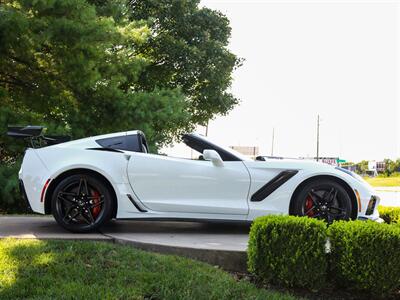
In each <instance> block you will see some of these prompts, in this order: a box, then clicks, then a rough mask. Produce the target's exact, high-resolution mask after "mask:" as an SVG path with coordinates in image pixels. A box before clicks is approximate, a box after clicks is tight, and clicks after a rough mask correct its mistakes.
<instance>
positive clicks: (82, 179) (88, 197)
mask: <svg viewBox="0 0 400 300" xmlns="http://www.w3.org/2000/svg"><path fill="white" fill-rule="evenodd" d="M51 207H52V213H53V216H54V218H55V219H56V221H57V222H58V224H60V225H61V226H62V227H64V228H65V229H67V230H69V231H72V232H90V231H94V230H96V229H98V228H99V227H100V226H101V225H103V224H104V223H105V222H107V221H108V220H109V219H110V218H111V214H112V211H113V199H112V196H111V193H110V191H109V189H108V188H107V185H106V184H105V183H104V181H103V180H101V179H100V178H97V177H94V176H91V175H88V174H76V175H72V176H69V177H67V178H65V179H63V180H62V181H60V182H59V183H58V185H57V186H56V188H55V189H54V193H53V195H52V203H51Z"/></svg>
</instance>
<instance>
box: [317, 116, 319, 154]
mask: <svg viewBox="0 0 400 300" xmlns="http://www.w3.org/2000/svg"><path fill="white" fill-rule="evenodd" d="M317 161H319V115H318V118H317Z"/></svg>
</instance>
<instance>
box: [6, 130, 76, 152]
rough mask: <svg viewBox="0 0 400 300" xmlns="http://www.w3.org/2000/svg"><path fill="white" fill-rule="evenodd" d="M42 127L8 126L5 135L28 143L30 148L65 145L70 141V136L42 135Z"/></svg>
mask: <svg viewBox="0 0 400 300" xmlns="http://www.w3.org/2000/svg"><path fill="white" fill-rule="evenodd" d="M43 129H44V127H43V126H32V125H28V126H8V131H7V135H8V136H9V137H13V138H17V139H26V140H29V141H30V144H31V146H32V148H38V147H43V146H50V145H55V144H60V143H65V142H68V141H70V140H71V137H70V136H58V135H49V136H44V135H43Z"/></svg>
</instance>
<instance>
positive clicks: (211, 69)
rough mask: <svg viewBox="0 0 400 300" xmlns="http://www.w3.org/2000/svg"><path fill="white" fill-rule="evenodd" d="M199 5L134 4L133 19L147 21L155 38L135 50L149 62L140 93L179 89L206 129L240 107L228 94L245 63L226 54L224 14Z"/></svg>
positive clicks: (184, 1)
mask: <svg viewBox="0 0 400 300" xmlns="http://www.w3.org/2000/svg"><path fill="white" fill-rule="evenodd" d="M199 2H200V1H199V0H169V1H158V0H146V1H145V0H136V1H131V18H132V19H133V20H136V21H140V20H144V21H145V22H146V24H147V25H148V27H149V28H150V33H151V34H150V36H149V38H148V39H147V40H146V41H145V42H144V43H142V44H140V45H139V47H138V48H137V49H136V52H137V53H138V54H140V56H142V57H145V58H146V60H148V61H149V62H150V63H149V64H147V65H146V66H145V67H144V69H143V72H141V74H140V78H139V85H140V87H141V88H142V89H143V90H144V91H149V90H152V89H154V88H155V87H163V88H177V87H180V88H181V90H182V92H183V93H184V94H185V95H186V96H187V97H188V99H187V101H188V103H189V111H190V113H191V122H193V123H194V124H205V123H206V122H207V121H208V120H209V119H210V118H213V117H214V116H215V115H217V114H226V113H227V112H229V111H230V110H231V109H232V108H233V107H234V106H235V105H236V104H237V103H238V99H236V98H235V97H234V96H233V95H232V94H230V93H228V92H227V89H228V88H229V86H230V84H231V81H232V75H231V74H232V71H233V70H234V69H235V68H236V67H238V66H239V65H240V64H241V60H240V59H238V58H237V57H236V56H235V55H234V54H232V53H231V52H230V51H229V50H228V49H227V48H226V46H227V44H228V40H229V37H230V33H231V28H230V27H229V20H228V19H227V18H226V17H225V16H224V15H223V14H221V13H220V12H217V11H213V10H211V9H208V8H205V7H204V8H199Z"/></svg>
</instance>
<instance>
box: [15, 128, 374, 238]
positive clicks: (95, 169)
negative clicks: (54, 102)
mask: <svg viewBox="0 0 400 300" xmlns="http://www.w3.org/2000/svg"><path fill="white" fill-rule="evenodd" d="M41 131H42V127H38V126H27V127H9V133H8V134H9V135H10V136H14V137H25V138H29V139H30V140H31V143H32V147H31V148H28V149H27V150H26V152H25V156H24V160H23V163H22V167H21V170H20V172H19V178H20V186H21V191H22V193H23V195H24V197H25V198H26V199H27V200H28V202H29V204H30V206H31V208H32V210H33V211H34V212H37V213H41V214H53V216H54V218H55V219H56V220H57V222H58V223H59V224H60V225H61V226H63V227H64V228H66V229H68V230H70V231H73V232H88V231H91V230H94V229H97V228H99V227H100V226H101V225H103V224H104V223H105V222H107V221H108V220H110V219H111V218H117V219H173V220H224V221H228V220H229V221H252V220H253V219H254V218H256V217H258V216H263V215H268V214H291V215H301V216H309V217H314V218H321V219H325V220H326V221H328V222H332V221H333V220H337V219H357V218H358V219H370V220H379V214H378V211H377V206H378V204H379V198H378V197H377V196H376V195H375V192H374V190H373V189H372V188H371V187H370V186H369V185H368V184H367V183H366V182H365V181H364V180H363V179H362V178H361V177H359V176H358V175H356V174H354V173H351V172H349V171H347V170H344V169H341V168H337V167H333V166H330V165H327V164H322V163H317V162H312V161H305V160H293V159H265V160H263V161H262V160H255V161H254V160H250V159H248V158H246V157H243V156H242V155H240V154H239V153H236V152H234V151H233V150H231V149H230V148H224V147H221V146H218V145H216V144H214V143H212V142H210V141H209V140H208V139H207V138H205V137H203V136H201V135H198V134H193V133H192V134H185V135H183V136H182V140H183V142H184V143H185V144H186V145H187V146H188V147H190V148H192V149H193V150H195V151H197V152H199V154H201V155H200V157H199V159H183V158H175V157H169V156H165V155H157V154H152V153H148V151H147V149H148V147H147V142H146V139H145V136H144V134H143V133H142V132H140V131H127V132H119V133H113V134H107V135H100V136H94V137H89V138H84V139H80V140H74V141H68V142H65V141H63V140H60V139H57V138H56V139H54V138H49V137H44V136H43V135H42V134H41ZM38 144H42V145H41V147H38ZM43 144H44V145H43Z"/></svg>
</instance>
